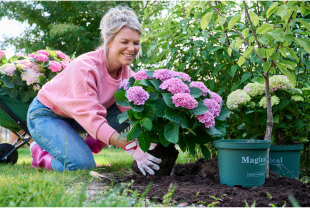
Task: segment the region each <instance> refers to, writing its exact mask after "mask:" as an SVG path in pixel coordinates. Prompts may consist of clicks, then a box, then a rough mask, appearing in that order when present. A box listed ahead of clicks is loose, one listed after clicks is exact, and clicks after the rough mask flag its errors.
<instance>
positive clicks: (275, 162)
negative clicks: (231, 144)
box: [227, 75, 310, 178]
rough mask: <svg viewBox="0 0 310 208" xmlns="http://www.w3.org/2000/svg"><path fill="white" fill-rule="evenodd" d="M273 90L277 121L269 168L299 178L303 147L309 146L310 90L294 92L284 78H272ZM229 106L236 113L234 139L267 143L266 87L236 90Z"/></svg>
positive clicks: (231, 95) (274, 115)
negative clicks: (307, 144)
mask: <svg viewBox="0 0 310 208" xmlns="http://www.w3.org/2000/svg"><path fill="white" fill-rule="evenodd" d="M257 80H258V81H259V79H257ZM269 87H270V93H271V105H272V114H273V121H274V127H273V131H272V137H271V147H270V156H269V167H270V169H271V170H273V171H275V172H277V173H278V174H280V175H282V176H286V177H290V178H297V177H298V173H299V163H300V150H301V149H302V148H303V144H302V143H304V142H308V139H307V132H306V129H307V127H309V124H310V121H309V118H310V116H309V113H310V98H309V95H310V88H303V89H298V88H294V87H293V85H292V84H291V83H290V81H289V80H288V78H287V77H286V76H284V75H274V76H273V77H271V78H270V83H269ZM227 106H228V108H229V109H230V110H231V111H233V113H234V114H233V115H231V117H230V119H233V120H235V121H236V122H234V124H232V125H231V129H232V134H231V136H232V137H236V138H240V136H239V137H238V135H242V138H249V139H257V140H263V139H264V135H265V130H266V120H267V113H266V96H265V88H264V83H259V82H254V83H249V84H247V85H246V86H245V87H244V89H243V90H241V89H239V90H235V91H234V92H232V93H231V94H230V95H229V96H228V99H227Z"/></svg>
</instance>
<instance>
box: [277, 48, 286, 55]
mask: <svg viewBox="0 0 310 208" xmlns="http://www.w3.org/2000/svg"><path fill="white" fill-rule="evenodd" d="M279 50H280V53H281V55H282V56H284V57H286V49H285V48H284V47H282V48H280V49H279Z"/></svg>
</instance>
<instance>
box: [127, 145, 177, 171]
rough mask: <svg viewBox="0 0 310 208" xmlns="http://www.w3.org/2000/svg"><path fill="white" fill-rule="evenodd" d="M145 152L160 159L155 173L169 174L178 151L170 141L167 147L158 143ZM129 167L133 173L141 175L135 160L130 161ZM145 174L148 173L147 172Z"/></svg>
mask: <svg viewBox="0 0 310 208" xmlns="http://www.w3.org/2000/svg"><path fill="white" fill-rule="evenodd" d="M147 152H148V153H150V154H151V155H153V156H154V157H156V158H160V159H161V163H160V164H158V166H159V167H160V169H159V170H158V171H155V175H157V176H169V175H170V174H171V171H172V169H173V167H174V164H175V161H176V160H177V158H178V155H179V151H178V150H176V148H175V145H174V144H172V143H171V144H169V145H168V146H167V147H165V146H163V145H162V144H160V143H159V144H158V145H157V146H156V147H155V149H153V150H149V151H147ZM131 168H132V170H133V171H134V172H135V173H137V174H140V175H142V173H141V171H140V170H139V168H138V165H137V162H136V161H134V162H133V163H132V166H131ZM146 174H147V175H148V173H146Z"/></svg>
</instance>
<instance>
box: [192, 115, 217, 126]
mask: <svg viewBox="0 0 310 208" xmlns="http://www.w3.org/2000/svg"><path fill="white" fill-rule="evenodd" d="M195 117H196V118H197V119H198V121H199V122H200V123H203V124H204V125H205V127H206V128H210V127H212V126H214V125H215V120H214V116H213V115H212V113H211V112H210V111H207V112H205V113H204V114H202V115H196V116H195Z"/></svg>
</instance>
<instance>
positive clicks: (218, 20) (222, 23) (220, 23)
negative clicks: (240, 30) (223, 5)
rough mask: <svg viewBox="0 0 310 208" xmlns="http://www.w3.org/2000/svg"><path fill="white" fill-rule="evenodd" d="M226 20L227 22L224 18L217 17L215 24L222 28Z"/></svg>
mask: <svg viewBox="0 0 310 208" xmlns="http://www.w3.org/2000/svg"><path fill="white" fill-rule="evenodd" d="M226 20H227V18H226V17H222V16H221V15H218V18H217V22H218V23H219V25H221V26H223V25H224V24H225V22H226Z"/></svg>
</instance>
